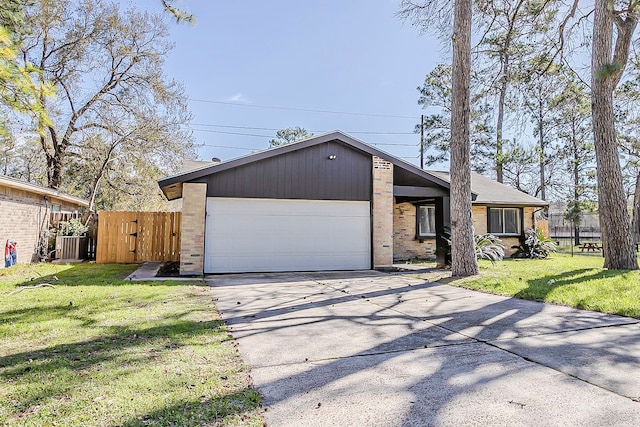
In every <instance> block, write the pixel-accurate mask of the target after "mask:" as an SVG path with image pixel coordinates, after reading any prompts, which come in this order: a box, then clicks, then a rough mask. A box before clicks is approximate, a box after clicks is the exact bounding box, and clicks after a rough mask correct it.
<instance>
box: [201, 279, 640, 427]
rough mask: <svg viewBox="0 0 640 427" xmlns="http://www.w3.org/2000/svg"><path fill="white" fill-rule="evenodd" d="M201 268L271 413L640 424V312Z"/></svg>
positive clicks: (327, 420) (441, 288) (283, 416)
mask: <svg viewBox="0 0 640 427" xmlns="http://www.w3.org/2000/svg"><path fill="white" fill-rule="evenodd" d="M206 280H207V282H208V283H209V284H210V285H211V286H213V293H214V296H215V297H216V299H217V302H216V303H217V306H218V309H219V310H220V311H221V312H222V313H223V314H222V316H223V318H224V319H225V321H226V322H227V324H229V325H230V327H231V328H232V334H233V336H234V338H236V339H237V340H238V343H239V350H240V352H241V354H242V356H243V357H244V360H245V361H246V362H247V363H248V364H249V366H250V367H251V370H252V377H253V381H254V384H255V387H256V388H257V390H258V391H259V392H260V393H261V394H262V396H263V397H264V407H265V412H264V416H265V418H266V420H267V423H268V424H269V425H270V426H329V425H335V426H356V425H357V426H365V425H366V426H437V425H455V426H460V425H492V426H493V425H509V426H514V425H535V426H567V425H572V426H575V425H592V426H603V425H628V426H638V425H640V402H639V400H640V324H639V321H638V320H635V319H629V318H624V317H619V316H609V315H604V314H600V313H594V312H589V311H582V310H574V309H570V308H567V307H560V306H553V305H546V304H541V303H536V302H531V301H523V300H518V299H512V298H505V297H500V296H495V295H488V294H483V293H479V292H474V291H470V290H465V289H460V288H456V287H452V286H448V285H442V284H438V283H428V282H424V281H422V280H418V279H415V278H411V277H409V276H406V275H387V274H384V273H378V272H372V271H369V272H327V273H324V272H323V273H281V274H242V275H222V276H210V277H207V279H206Z"/></svg>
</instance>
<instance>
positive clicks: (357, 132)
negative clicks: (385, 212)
mask: <svg viewBox="0 0 640 427" xmlns="http://www.w3.org/2000/svg"><path fill="white" fill-rule="evenodd" d="M191 126H206V127H214V128H225V129H249V130H269V131H276V132H277V131H279V130H282V129H281V128H280V129H278V128H263V127H254V126H232V125H215V124H208V123H191ZM195 130H197V129H195ZM309 132H311V133H326V132H329V131H327V130H310V131H309ZM345 132H346V133H353V134H362V135H415V134H416V133H415V132H374V131H357V130H347V131H345Z"/></svg>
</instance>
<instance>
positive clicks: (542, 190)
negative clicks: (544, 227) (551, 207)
mask: <svg viewBox="0 0 640 427" xmlns="http://www.w3.org/2000/svg"><path fill="white" fill-rule="evenodd" d="M543 108H544V107H543V105H542V99H539V100H538V138H539V141H538V144H539V146H540V153H538V154H539V156H538V163H539V166H540V198H541V199H542V200H547V185H546V179H547V178H546V177H545V170H544V169H545V168H544V164H545V161H546V159H545V156H544V149H545V147H544V134H543V131H544V120H543V118H544V113H543ZM545 214H546V209H545Z"/></svg>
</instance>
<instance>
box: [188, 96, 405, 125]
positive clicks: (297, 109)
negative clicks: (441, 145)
mask: <svg viewBox="0 0 640 427" xmlns="http://www.w3.org/2000/svg"><path fill="white" fill-rule="evenodd" d="M189 101H193V102H205V103H207V104H220V105H235V106H237V107H251V108H266V109H270V110H286V111H305V112H307V113H323V114H342V115H348V116H365V117H386V118H391V119H411V120H416V117H414V116H396V115H391V114H370V113H355V112H352V111H331V110H315V109H312V108H293V107H277V106H274V105H258V104H243V103H240V102H230V101H211V100H208V99H194V98H189Z"/></svg>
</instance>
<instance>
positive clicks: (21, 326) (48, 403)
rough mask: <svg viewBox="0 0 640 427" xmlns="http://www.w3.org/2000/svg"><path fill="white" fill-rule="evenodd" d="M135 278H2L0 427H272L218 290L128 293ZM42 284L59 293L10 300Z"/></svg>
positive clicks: (72, 271) (2, 273)
mask: <svg viewBox="0 0 640 427" xmlns="http://www.w3.org/2000/svg"><path fill="white" fill-rule="evenodd" d="M135 268H136V266H130V265H104V264H78V265H52V264H39V265H33V266H24V265H19V266H16V267H12V268H10V269H2V270H0V384H2V386H1V387H0V425H29V426H53V425H64V426H107V425H119V426H170V425H193V426H196V425H221V426H227V425H255V426H261V425H262V424H263V420H262V418H261V416H260V414H259V404H260V398H259V395H258V394H257V393H256V392H255V391H254V390H253V389H252V388H251V385H250V378H249V374H248V369H247V367H246V366H245V365H244V364H243V362H242V360H241V358H240V356H239V354H238V352H237V350H236V348H235V347H234V342H233V340H232V338H231V336H230V335H229V333H228V331H227V329H226V327H225V325H224V323H223V322H222V321H221V320H220V318H219V316H218V314H217V312H216V310H215V307H214V302H213V300H212V297H211V293H210V291H209V289H208V288H207V287H206V286H204V285H203V283H202V282H200V281H193V282H153V283H140V282H138V283H131V282H125V281H123V280H122V278H124V277H126V276H127V275H128V274H129V273H131V272H132V271H133V270H134V269H135ZM54 276H55V277H54ZM55 279H58V280H55ZM38 283H51V284H53V285H55V288H49V287H42V288H39V289H34V290H25V291H22V292H20V293H15V294H13V295H10V296H9V295H8V294H9V293H10V292H12V291H14V290H16V289H18V288H17V286H24V285H33V284H38Z"/></svg>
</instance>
